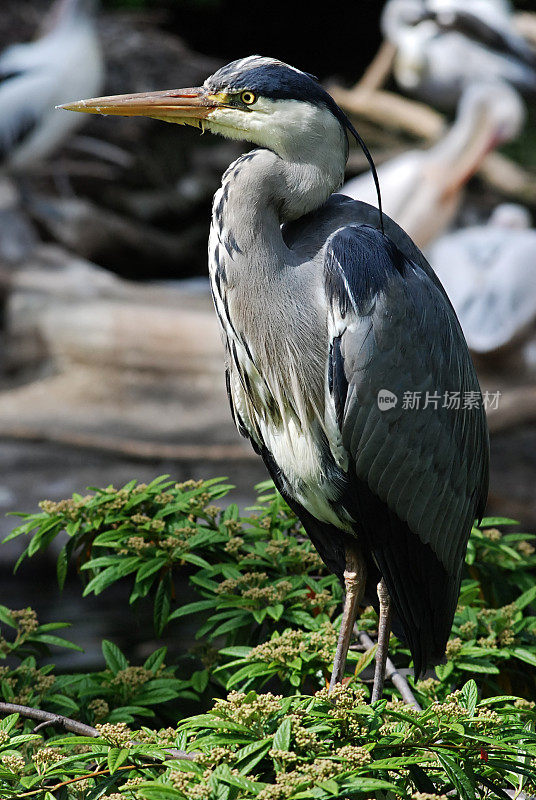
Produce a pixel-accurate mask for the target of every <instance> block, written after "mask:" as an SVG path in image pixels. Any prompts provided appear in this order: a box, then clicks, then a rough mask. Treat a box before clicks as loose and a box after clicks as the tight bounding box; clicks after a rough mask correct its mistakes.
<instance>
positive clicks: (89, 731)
mask: <svg viewBox="0 0 536 800" xmlns="http://www.w3.org/2000/svg"><path fill="white" fill-rule="evenodd" d="M2 713H3V714H20V715H21V717H28V719H35V720H37V721H38V722H39V723H40V724H39V725H37V727H35V728H34V732H35V731H37V730H39V729H40V728H43V727H45V726H47V725H59V726H60V727H62V728H64V729H65V730H66V731H69V732H70V733H76V734H78V735H79V736H92V737H93V738H94V739H98V738H99V737H100V736H101V734H100V733H99V731H98V730H97V728H93V727H92V726H91V725H86V724H85V723H83V722H78V721H77V720H75V719H70V717H64V716H62V715H61V714H52V713H51V712H50V711H42V709H40V708H30V707H29V706H19V705H17V704H15V703H0V714H2ZM134 744H137V742H136V741H134ZM163 752H164V753H165V755H166V757H167V758H171V759H177V760H183V761H192V760H193V755H192V754H191V753H187V752H186V751H185V750H177V749H176V748H175V747H165V748H163Z"/></svg>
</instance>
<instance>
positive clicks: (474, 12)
mask: <svg viewBox="0 0 536 800" xmlns="http://www.w3.org/2000/svg"><path fill="white" fill-rule="evenodd" d="M382 30H383V33H384V36H385V37H386V38H387V39H388V40H389V41H390V42H392V43H393V44H394V45H395V46H396V48H397V53H396V57H395V63H394V75H395V78H396V80H397V81H398V83H399V85H400V86H401V87H402V88H403V89H405V90H406V91H408V92H409V93H411V94H413V95H415V96H416V97H418V98H420V99H422V100H425V101H426V102H429V103H431V104H432V105H434V106H436V107H438V108H445V109H451V108H454V107H455V105H456V103H457V102H458V99H459V97H460V95H461V93H462V92H463V90H464V88H465V86H466V85H467V83H468V82H470V81H478V80H481V79H482V80H490V79H495V80H504V81H507V82H508V83H510V84H512V86H515V87H516V89H518V91H520V92H522V93H523V94H525V95H526V96H528V97H533V98H534V97H536V51H535V50H534V49H533V48H532V47H531V46H530V45H529V44H528V43H527V41H525V39H523V37H522V36H520V35H519V34H518V33H517V31H516V29H515V27H514V24H513V17H512V8H511V6H510V4H509V3H508V2H507V1H506V0H472V2H470V3H467V2H463V0H389V2H388V3H387V5H386V6H385V9H384V12H383V16H382Z"/></svg>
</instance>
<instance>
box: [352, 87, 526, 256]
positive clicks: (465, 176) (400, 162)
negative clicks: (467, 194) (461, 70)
mask: <svg viewBox="0 0 536 800" xmlns="http://www.w3.org/2000/svg"><path fill="white" fill-rule="evenodd" d="M524 119H525V109H524V105H523V102H522V100H521V98H520V96H519V95H518V93H517V92H516V90H515V89H513V88H512V87H511V86H508V84H506V83H502V82H494V81H483V82H479V83H472V84H469V85H468V86H466V88H465V89H464V91H463V94H462V96H461V99H460V102H459V105H458V111H457V114H456V120H455V121H454V123H453V125H452V126H451V127H450V128H449V129H448V130H447V131H446V133H445V134H444V135H443V136H442V138H441V139H439V141H437V142H436V143H435V144H434V145H432V146H431V147H429V148H428V149H427V150H409V151H408V152H406V153H402V154H401V155H399V156H396V157H395V158H393V159H391V160H390V161H387V162H386V163H385V164H382V165H381V166H380V167H379V169H378V176H379V179H380V183H381V186H382V190H383V196H384V209H385V211H386V212H387V213H388V214H389V216H391V217H392V218H393V219H396V221H397V223H398V224H399V225H400V227H402V228H403V229H404V230H405V231H406V233H408V234H409V235H410V236H411V238H412V239H413V240H414V241H415V242H416V244H417V245H418V246H419V247H424V246H425V245H427V244H429V243H430V242H431V241H433V240H434V239H436V238H437V237H438V236H439V235H440V234H442V233H443V231H444V230H445V229H446V228H447V227H448V226H449V224H450V223H451V222H452V220H453V218H454V217H455V215H456V213H457V211H458V209H459V206H460V203H461V201H462V199H463V189H464V187H465V184H466V183H467V181H468V180H469V178H471V176H472V175H473V174H474V173H475V172H476V171H477V169H478V168H479V166H480V165H481V163H482V161H483V160H484V158H485V156H486V155H487V154H488V152H489V151H490V150H492V149H493V148H494V147H497V146H498V145H500V144H504V143H505V142H508V141H511V140H513V139H515V137H516V136H517V135H518V134H519V132H520V130H521V128H522V126H523V122H524ZM341 192H342V193H343V194H347V195H348V196H349V197H353V198H354V199H356V200H364V201H365V202H367V203H371V204H372V205H374V204H375V202H376V199H375V197H376V188H375V186H374V181H373V180H372V178H371V176H370V173H364V174H363V175H359V176H357V177H356V178H352V179H351V180H349V181H347V183H345V184H344V186H343V187H342V189H341Z"/></svg>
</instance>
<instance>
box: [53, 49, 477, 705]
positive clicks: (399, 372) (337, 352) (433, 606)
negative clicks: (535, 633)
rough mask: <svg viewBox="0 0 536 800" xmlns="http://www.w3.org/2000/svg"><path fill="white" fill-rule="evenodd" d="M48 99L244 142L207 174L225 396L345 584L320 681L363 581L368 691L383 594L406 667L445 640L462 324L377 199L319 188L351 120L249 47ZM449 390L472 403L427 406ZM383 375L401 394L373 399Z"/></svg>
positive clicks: (466, 452)
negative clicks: (368, 619)
mask: <svg viewBox="0 0 536 800" xmlns="http://www.w3.org/2000/svg"><path fill="white" fill-rule="evenodd" d="M64 108H66V109H69V110H75V111H85V112H89V113H102V114H119V115H128V116H135V115H141V116H149V117H154V118H156V119H160V120H164V121H167V122H175V123H179V124H186V125H193V126H198V127H200V128H203V129H205V128H206V129H208V130H210V131H212V132H214V133H219V134H222V135H224V136H228V137H231V138H234V139H241V140H246V141H249V142H252V143H253V144H254V145H256V149H254V150H252V151H251V152H248V153H247V154H245V155H243V156H241V157H240V158H239V159H238V160H237V161H235V162H234V163H233V164H231V166H230V167H229V168H228V169H227V171H226V172H225V174H224V176H223V179H222V185H221V188H220V189H219V190H218V191H217V193H216V195H215V198H214V205H213V212H212V224H211V230H210V240H209V269H210V279H211V284H212V290H213V295H214V303H215V308H216V312H217V315H218V318H219V320H220V323H221V330H222V336H223V340H224V343H225V348H226V353H227V370H226V380H227V387H228V394H229V400H230V404H231V410H232V414H233V417H234V420H235V422H236V425H237V427H238V430H239V431H240V433H241V434H242V435H244V436H245V437H247V438H248V439H249V440H250V442H251V444H252V445H253V448H254V449H255V450H256V451H257V453H259V454H260V455H261V456H262V458H263V459H264V462H265V464H266V466H267V468H268V471H269V473H270V474H271V476H272V477H273V480H274V482H275V484H276V486H277V487H278V489H279V490H280V492H281V493H282V495H283V497H284V498H285V499H286V500H287V502H288V504H289V505H290V507H291V508H292V509H293V510H294V511H295V513H296V514H297V516H298V517H299V519H300V520H301V522H302V523H303V525H304V528H305V530H306V531H307V533H308V535H309V536H310V538H311V540H312V541H313V544H314V545H315V546H316V548H317V549H318V551H319V553H320V555H321V557H322V558H323V560H324V562H325V563H326V565H327V566H328V568H329V569H330V570H331V571H332V572H334V573H335V574H336V575H337V576H338V577H339V578H340V580H341V581H343V582H344V584H345V587H346V598H345V603H344V609H343V617H342V623H341V630H340V635H339V641H338V645H337V651H336V654H335V662H334V667H333V673H332V676H331V686H333V685H334V684H335V683H337V682H340V681H341V680H342V677H343V674H344V667H345V662H346V655H347V650H348V646H349V642H350V636H351V632H352V627H353V623H354V620H355V616H356V612H357V607H358V605H359V603H360V602H361V599H362V598H363V596H365V597H366V598H367V599H369V598H370V599H371V600H372V598H373V597H374V596H375V590H376V589H377V590H378V599H379V611H380V623H379V637H378V639H379V647H378V652H377V661H376V673H375V681H374V688H373V693H372V699H373V701H375V700H377V699H378V698H379V697H380V696H381V692H382V686H383V675H384V668H385V658H386V655H387V646H388V641H389V622H390V616H391V613H392V615H393V621H394V627H395V630H398V631H399V632H400V633H401V635H403V636H404V637H405V639H406V641H407V642H408V645H409V648H410V650H411V653H412V656H413V663H414V669H415V674H416V675H420V674H422V672H423V671H424V670H425V669H426V667H427V665H429V664H432V663H434V662H437V661H438V660H440V659H441V658H442V657H443V656H444V651H445V644H446V641H447V638H448V635H449V632H450V628H451V624H452V619H453V615H454V610H455V608H456V602H457V598H458V593H459V587H460V580H461V570H462V564H463V560H464V553H465V548H466V544H467V539H468V536H469V533H470V530H471V526H472V524H473V521H474V519H475V517H479V516H480V515H481V514H482V512H483V509H484V504H485V502H486V495H487V481H488V477H487V476H488V436H487V427H486V419H485V414H484V411H483V409H482V405H481V403H479V402H478V398H479V397H480V390H479V385H478V380H477V377H476V374H475V371H474V368H473V364H472V362H471V358H470V356H469V352H468V350H467V345H466V343H465V340H464V338H463V334H462V331H461V328H460V326H459V323H458V321H457V318H456V315H455V313H454V311H453V309H452V307H451V305H450V303H449V301H448V299H447V297H446V294H445V292H444V290H443V289H442V287H441V285H440V283H439V281H438V279H437V278H436V276H435V274H434V272H433V270H432V269H431V268H430V266H429V265H428V263H427V261H426V260H425V258H424V256H423V255H422V253H421V252H420V251H419V250H418V248H417V247H416V246H415V245H414V244H413V242H412V241H411V239H410V238H409V237H408V236H407V235H406V234H405V233H404V232H403V231H402V230H401V229H400V228H399V227H398V226H397V225H396V223H394V222H393V221H392V220H391V219H389V218H388V217H387V216H384V217H383V221H382V215H381V212H380V213H379V212H378V209H375V208H373V207H372V206H369V205H367V204H365V203H360V202H356V201H354V200H351V199H350V198H348V197H345V196H344V195H340V194H333V192H334V191H335V190H336V189H337V188H338V187H339V186H340V185H341V184H342V181H343V177H344V169H345V164H346V160H347V156H348V138H347V135H348V133H349V132H350V133H353V134H354V135H355V136H356V137H358V134H357V132H356V131H355V130H354V128H353V127H352V125H351V123H350V122H349V120H348V119H347V118H346V116H345V115H344V114H343V112H342V111H341V109H340V108H339V107H338V106H337V105H336V104H335V102H334V101H333V99H332V98H331V96H330V95H329V94H328V93H327V92H326V91H325V90H324V89H323V88H322V87H321V86H320V84H319V83H318V82H317V81H316V80H315V79H314V78H313V76H311V75H309V74H308V73H305V72H302V71H300V70H298V69H295V68H294V67H291V66H289V65H287V64H284V63H282V62H280V61H278V60H276V59H272V58H264V57H261V56H250V57H248V58H244V59H240V60H238V61H234V62H232V63H231V64H228V65H227V66H225V67H222V68H221V69H220V70H218V71H217V72H215V73H214V75H212V76H211V77H209V78H208V79H207V80H206V81H205V83H204V84H203V86H201V87H197V88H193V89H178V90H171V91H161V92H149V93H143V94H134V95H120V96H116V97H105V98H95V99H91V100H84V101H80V102H78V103H71V104H66V105H65V106H64ZM366 152H368V151H366ZM417 391H418V392H428V393H429V394H430V396H432V395H433V396H434V397H435V398H436V400H435V401H434V402H435V406H438V407H437V408H434V402H431V403H427V404H426V405H424V404H423V406H422V407H421V408H420V409H418V410H413V411H411V410H407V409H405V408H404V405H403V402H402V397H403V395H404V393H406V392H408V393H412V392H417ZM450 391H457V392H461V393H462V396H463V393H465V392H467V393H468V394H470V396H471V397H472V398H474V400H476V401H477V402H475V403H473V404H472V405H471V407H468V408H466V409H464V410H458V411H453V410H452V409H451V408H447V407H444V406H442V405H441V403H439V405H438V403H437V397H441V398H442V397H443V395H444V393H446V392H450ZM385 393H387V394H386V396H387V398H388V399H389V398H391V399H392V398H394V397H395V396H396V397H397V398H400V401H399V402H397V403H394V401H392V402H391V403H390V404H388V406H387V407H384V406H383V405H382V403H381V402H380V401H381V399H382V398H383V397H384V395H385Z"/></svg>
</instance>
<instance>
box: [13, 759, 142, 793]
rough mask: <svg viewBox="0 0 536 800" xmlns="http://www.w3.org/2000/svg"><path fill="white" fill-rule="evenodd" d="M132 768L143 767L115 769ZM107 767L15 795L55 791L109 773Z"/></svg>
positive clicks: (136, 765) (125, 768)
mask: <svg viewBox="0 0 536 800" xmlns="http://www.w3.org/2000/svg"><path fill="white" fill-rule="evenodd" d="M133 769H143V767H140V765H139V764H132V765H128V766H125V767H117V769H116V770H115V771H116V772H120V771H124V770H133ZM109 774H110V770H109V769H99V770H96V771H95V772H89V773H87V775H77V776H76V778H69V780H68V781H62V782H61V783H57V784H56V785H55V786H48V787H46V788H43V787H41V789H32V791H31V792H23V794H19V795H17V797H34V796H35V795H36V794H41V793H42V792H50V793H52V792H57V791H58V789H61V788H62V787H63V786H70V785H71V784H72V783H77V782H78V781H85V780H87V779H88V778H98V777H100V776H101V775H109Z"/></svg>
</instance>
